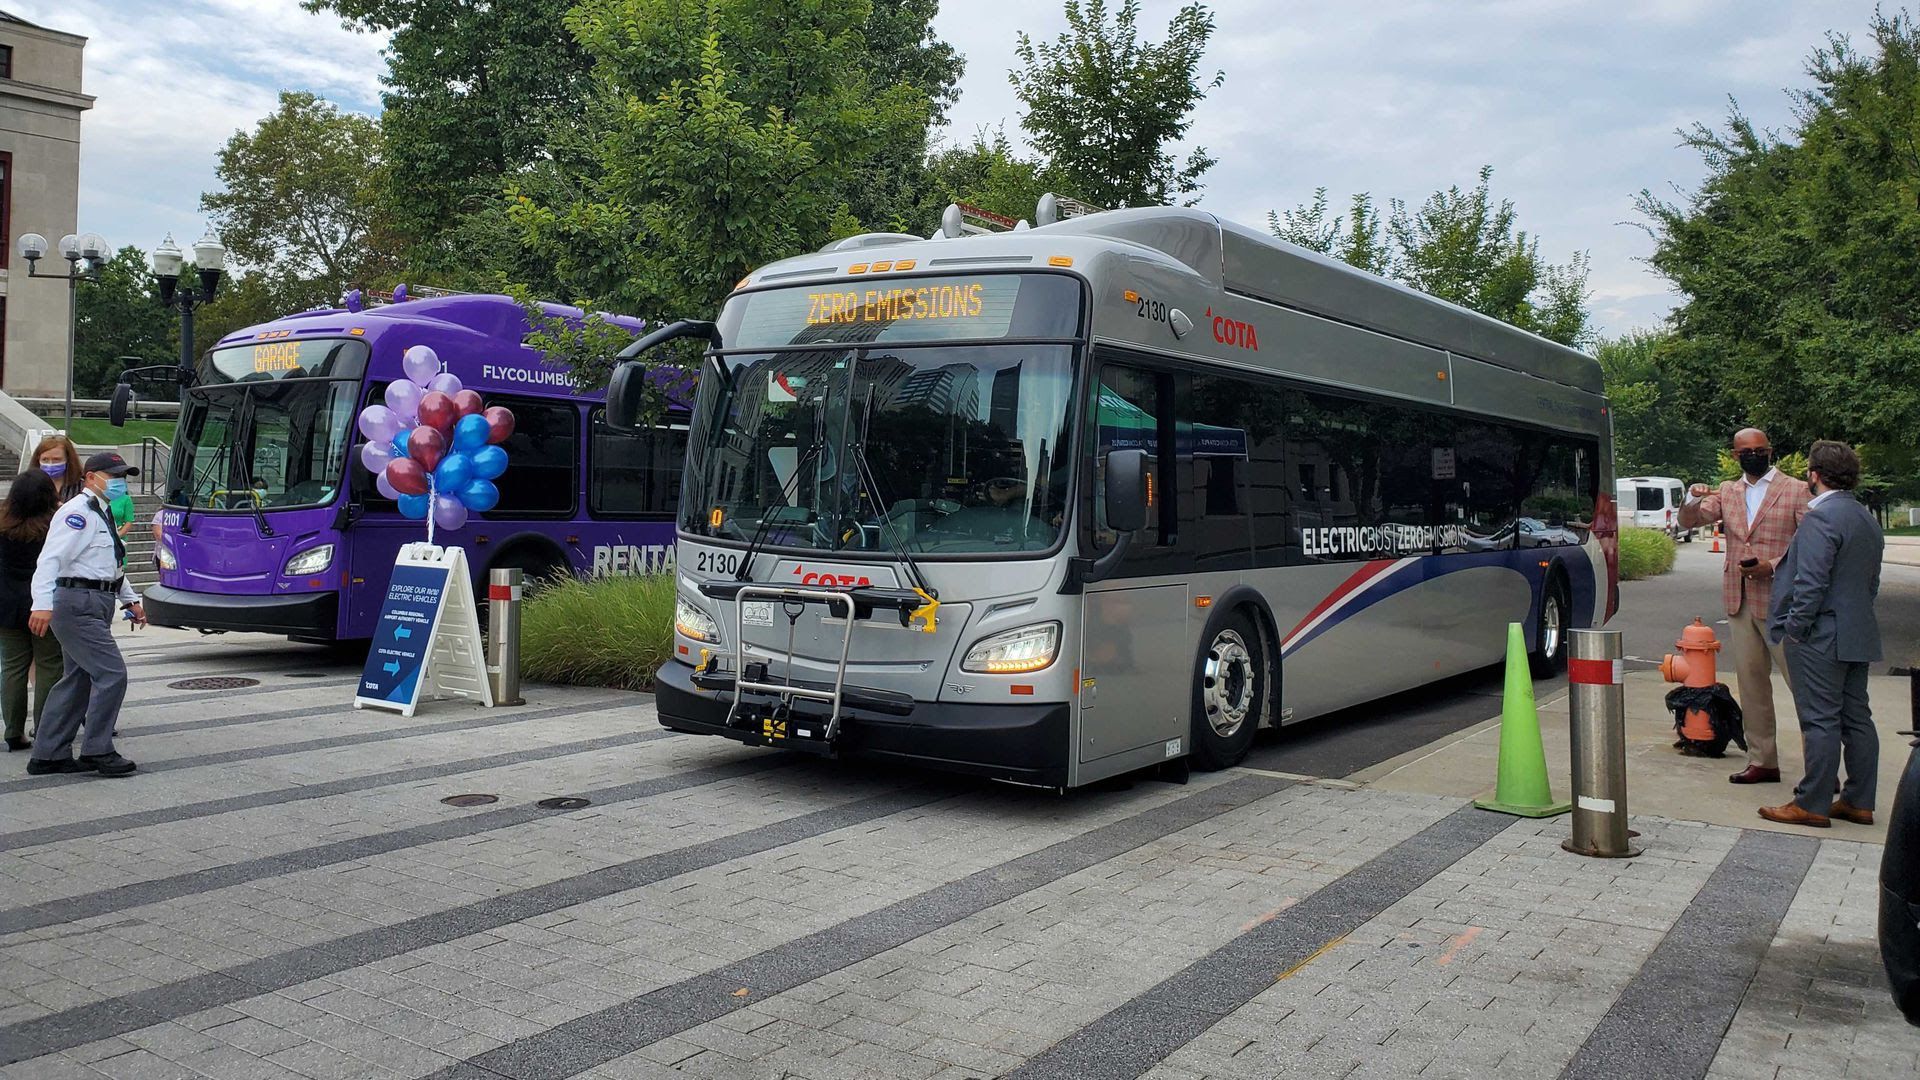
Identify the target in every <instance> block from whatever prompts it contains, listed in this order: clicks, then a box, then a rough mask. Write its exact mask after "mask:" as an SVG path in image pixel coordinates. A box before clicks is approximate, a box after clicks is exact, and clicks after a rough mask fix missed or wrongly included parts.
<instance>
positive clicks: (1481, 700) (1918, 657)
mask: <svg viewBox="0 0 1920 1080" xmlns="http://www.w3.org/2000/svg"><path fill="white" fill-rule="evenodd" d="M1724 559H1725V556H1724V555H1715V554H1713V553H1711V552H1710V551H1709V550H1708V545H1707V544H1705V543H1693V544H1682V545H1680V555H1679V558H1678V559H1677V560H1676V561H1675V563H1674V569H1673V571H1672V572H1671V573H1668V574H1663V575H1661V576H1659V577H1656V578H1650V579H1648V580H1645V581H1627V582H1622V583H1621V585H1620V612H1619V614H1617V615H1615V616H1614V618H1613V621H1612V622H1611V623H1610V624H1609V625H1610V626H1611V627H1612V628H1613V629H1616V630H1621V631H1624V632H1625V634H1626V637H1625V640H1624V642H1623V644H1624V646H1625V649H1626V654H1627V655H1628V656H1637V657H1641V658H1642V659H1644V660H1646V661H1648V662H1649V663H1658V661H1659V659H1660V657H1661V656H1662V655H1663V654H1665V653H1667V652H1670V651H1672V648H1673V642H1674V639H1675V638H1676V637H1678V636H1679V634H1680V631H1681V629H1682V628H1683V627H1685V626H1686V625H1687V624H1688V623H1690V622H1692V621H1693V620H1694V619H1695V618H1696V617H1701V618H1705V619H1706V620H1707V621H1708V623H1710V624H1713V625H1714V626H1715V632H1716V633H1718V634H1720V635H1722V636H1724V635H1725V633H1726V629H1725V627H1724V626H1723V625H1720V624H1722V623H1724V622H1725V620H1726V614H1725V612H1724V611H1723V610H1722V609H1721V606H1720V569H1721V566H1722V563H1723V561H1724ZM1879 615H1880V627H1881V632H1882V634H1883V635H1884V636H1885V638H1886V651H1887V664H1886V667H1887V668H1889V669H1891V668H1895V667H1904V666H1906V665H1909V664H1913V663H1915V662H1916V661H1920V567H1914V566H1893V565H1889V566H1887V567H1885V569H1884V570H1883V572H1882V575H1881V586H1880V605H1879ZM1564 685H1565V680H1564V679H1556V680H1553V681H1552V682H1550V683H1549V682H1541V683H1537V684H1536V685H1535V687H1534V695H1535V696H1536V697H1545V696H1546V695H1547V694H1549V693H1551V692H1553V691H1556V690H1558V689H1560V688H1561V687H1562V686H1564ZM1500 689H1501V675H1500V670H1499V669H1498V668H1497V667H1496V668H1490V669H1488V670H1486V671H1483V672H1478V673H1475V674H1472V675H1466V676H1462V677H1461V678H1458V679H1454V680H1451V681H1449V682H1445V683H1440V684H1437V685H1434V686H1429V687H1426V688H1424V689H1421V690H1417V691H1413V692H1411V693H1406V694H1401V695H1399V696H1397V697H1393V698H1388V699H1386V700H1385V701H1379V702H1374V703H1371V704H1368V705H1363V706H1361V707H1359V708H1356V709H1349V710H1346V711H1345V712H1342V713H1338V714H1336V715H1333V716H1327V717H1322V718H1320V719H1318V720H1313V721H1309V722H1307V723H1305V724H1302V725H1299V726H1297V727H1292V728H1288V729H1286V730H1284V731H1279V732H1269V733H1267V734H1265V735H1263V736H1262V738H1261V741H1260V742H1259V743H1257V744H1255V747H1254V752H1253V754H1252V755H1251V759H1250V760H1249V762H1248V764H1250V765H1254V766H1257V767H1259V768H1265V769H1277V770H1281V771H1284V772H1297V773H1304V774H1307V775H1310V776H1346V775H1349V774H1351V773H1354V772H1358V771H1359V770H1361V769H1364V768H1366V767H1367V766H1369V765H1372V764H1375V763H1376V762H1380V761H1385V760H1386V759H1388V758H1391V757H1394V756H1396V755H1398V754H1402V753H1405V752H1406V751H1408V750H1412V749H1415V748H1416V747H1420V746H1424V745H1426V744H1427V743H1429V742H1432V741H1434V740H1435V739H1438V738H1440V737H1442V736H1444V735H1448V734H1451V733H1452V732H1455V731H1459V730H1461V729H1463V728H1468V727H1472V726H1473V725H1474V724H1477V723H1479V722H1480V721H1482V720H1485V719H1487V718H1488V717H1490V716H1495V715H1498V714H1499V712H1500Z"/></svg>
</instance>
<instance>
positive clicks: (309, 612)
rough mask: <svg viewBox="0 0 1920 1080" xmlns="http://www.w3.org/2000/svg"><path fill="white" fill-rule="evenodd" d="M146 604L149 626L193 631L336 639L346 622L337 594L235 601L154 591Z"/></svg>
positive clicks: (217, 596) (218, 596)
mask: <svg viewBox="0 0 1920 1080" xmlns="http://www.w3.org/2000/svg"><path fill="white" fill-rule="evenodd" d="M141 599H142V601H143V604H144V606H145V608H146V611H147V621H148V622H151V623H152V624H154V625H155V626H174V627H184V628H186V629H190V630H235V631H240V632H242V633H254V634H286V635H287V636H289V637H302V638H318V639H331V638H332V637H333V636H334V632H335V630H336V629H337V627H338V625H339V618H340V610H339V609H340V599H339V594H338V593H334V592H317V593H293V594H287V595H281V596H230V595H227V594H225V593H204V592H190V591H188V590H186V589H174V588H169V587H168V586H165V585H149V586H147V588H146V592H145V595H144V596H143V597H142V598H141Z"/></svg>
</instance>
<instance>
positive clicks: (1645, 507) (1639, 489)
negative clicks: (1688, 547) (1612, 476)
mask: <svg viewBox="0 0 1920 1080" xmlns="http://www.w3.org/2000/svg"><path fill="white" fill-rule="evenodd" d="M1615 487H1616V489H1617V490H1616V492H1615V494H1616V495H1617V496H1618V498H1619V500H1620V524H1621V525H1622V526H1629V525H1630V526H1633V527H1635V528H1640V529H1659V530H1661V531H1663V532H1665V533H1666V534H1667V535H1668V536H1671V537H1673V538H1674V539H1675V540H1678V541H1680V542H1682V543H1686V542H1689V541H1691V540H1692V539H1693V530H1692V529H1682V528H1681V527H1680V507H1681V505H1682V504H1684V503H1685V502H1686V501H1687V485H1686V484H1684V483H1682V482H1681V481H1679V480H1676V479H1674V478H1673V477H1671V476H1629V477H1627V478H1625V479H1623V480H1620V481H1618V482H1617V483H1616V484H1615Z"/></svg>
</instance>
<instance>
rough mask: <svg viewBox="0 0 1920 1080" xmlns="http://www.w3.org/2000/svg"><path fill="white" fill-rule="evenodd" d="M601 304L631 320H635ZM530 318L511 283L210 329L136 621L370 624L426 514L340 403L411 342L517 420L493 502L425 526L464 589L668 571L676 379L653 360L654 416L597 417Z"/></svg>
mask: <svg viewBox="0 0 1920 1080" xmlns="http://www.w3.org/2000/svg"><path fill="white" fill-rule="evenodd" d="M543 307H544V308H545V310H546V312H547V314H549V315H554V316H559V317H563V318H581V317H583V316H582V313H581V312H580V311H579V310H578V309H575V308H566V307H561V306H558V305H543ZM606 318H607V319H608V321H610V322H612V323H614V324H615V325H617V326H620V327H621V328H623V329H625V330H627V331H629V332H630V333H634V334H638V333H639V332H640V330H641V329H642V327H643V326H644V325H645V324H644V323H643V322H641V321H640V320H638V319H630V318H625V317H622V316H606ZM527 334H528V327H527V322H526V317H525V313H524V311H523V310H522V308H521V307H520V305H519V304H518V303H517V302H516V301H514V300H513V299H511V298H510V297H505V296H445V297H437V298H434V299H426V300H413V301H409V302H406V303H398V304H393V305H390V306H386V307H375V308H369V309H366V310H364V311H348V310H344V309H329V310H320V311H307V312H302V313H300V314H298V315H292V316H288V317H287V318H284V319H280V320H277V321H275V322H271V323H266V324H263V325H260V326H255V327H249V328H247V329H246V330H243V331H240V332H237V333H234V334H230V335H228V336H227V337H226V338H224V339H223V340H221V341H220V342H219V343H217V344H216V345H215V346H214V347H213V348H212V349H210V350H208V352H207V354H206V355H205V356H204V357H202V359H201V362H200V365H199V370H198V375H199V381H198V384H197V385H196V386H195V387H194V388H193V389H192V390H191V391H190V392H189V393H188V395H187V401H186V404H185V405H184V406H183V408H182V410H181V414H180V422H179V426H178V428H177V429H176V431H175V442H174V452H173V458H172V462H171V468H170V469H169V472H168V476H167V478H166V480H165V483H164V486H163V492H164V502H165V508H164V509H163V510H162V512H161V516H160V525H161V540H160V547H159V549H158V551H157V552H156V560H157V561H158V563H159V583H158V584H157V585H155V586H153V587H151V588H149V589H148V591H147V595H146V599H147V611H148V615H149V617H150V618H152V619H153V621H154V622H156V623H158V624H160V625H163V626H183V627H194V628H197V629H202V630H236V631H260V632H266V633H275V634H286V635H288V636H291V637H295V638H299V639H303V640H315V641H333V640H354V639H364V638H366V637H368V636H369V635H370V634H371V633H372V632H373V628H374V625H375V623H376V621H377V620H378V617H379V607H380V599H381V596H382V595H383V593H384V590H385V587H386V583H387V577H388V572H389V571H390V569H391V568H392V566H393V561H394V557H395V555H396V554H397V553H398V551H399V548H400V546H401V545H403V544H407V543H411V542H414V541H418V540H424V539H425V538H426V525H425V523H424V522H421V521H413V520H410V519H407V518H405V517H402V516H401V515H400V514H399V513H398V510H397V508H396V507H395V506H394V504H393V503H392V502H391V501H389V500H387V499H385V498H384V497H382V496H381V495H380V493H379V492H378V491H377V490H375V488H374V484H373V478H372V476H371V474H369V473H368V472H367V470H366V469H365V468H364V467H362V466H361V464H360V461H359V458H360V445H361V442H362V439H361V436H360V434H359V432H358V431H357V430H355V425H354V419H355V417H357V416H358V415H359V412H360V410H361V409H362V408H363V407H365V406H366V405H367V404H369V403H371V402H378V401H380V400H381V398H382V395H383V393H384V391H385V388H386V386H387V384H389V383H391V382H393V381H395V380H397V379H402V378H404V377H405V376H404V375H403V374H402V372H401V359H400V358H401V354H402V353H404V352H405V351H406V350H407V349H408V348H409V347H411V346H414V345H426V346H430V347H431V348H432V349H433V350H434V351H435V352H436V353H438V354H439V356H440V359H441V362H442V365H443V367H444V369H445V370H446V371H448V372H451V373H452V374H454V375H456V376H458V377H459V378H460V380H461V382H462V383H463V384H464V385H465V386H466V387H467V388H469V389H472V390H475V391H478V392H479V393H480V395H481V397H482V398H483V399H484V400H485V402H486V404H487V405H504V406H506V407H507V408H509V409H511V410H512V411H513V413H514V416H515V420H516V423H515V430H514V433H513V435H512V436H511V437H509V438H508V439H507V441H506V442H505V443H503V444H502V447H503V449H505V450H506V452H507V461H508V465H507V471H506V473H505V474H503V475H502V476H500V477H499V478H498V480H497V481H496V485H497V486H498V487H499V489H500V504H499V505H498V506H497V507H495V508H494V509H493V510H491V511H489V512H487V513H484V514H480V513H476V514H473V515H471V517H470V518H469V519H468V521H467V524H466V525H465V526H464V527H462V528H460V529H458V530H452V531H448V530H444V529H442V530H438V531H436V534H435V541H436V542H438V543H442V544H454V545H460V546H462V547H464V548H466V550H467V560H468V563H469V564H470V565H471V566H472V567H473V569H474V573H475V576H476V579H477V583H478V584H479V585H481V586H482V587H484V583H485V580H486V573H487V571H488V570H490V569H494V568H500V567H518V568H520V569H521V570H522V571H524V572H525V573H526V575H527V576H528V577H529V578H536V577H550V576H555V575H559V574H564V573H575V574H637V573H659V572H666V571H669V570H671V568H672V560H673V518H674V508H675V503H676V502H677V500H678V496H679V491H680V466H681V461H682V458H683V457H684V454H685V449H686V427H687V425H686V421H685V416H686V407H687V404H688V402H689V401H690V399H691V391H692V377H691V375H683V374H681V373H678V372H663V373H662V375H661V376H660V378H659V379H658V380H657V383H656V384H657V385H658V386H659V387H660V389H661V390H662V391H663V396H664V399H665V401H666V404H667V408H666V410H665V412H664V415H663V416H662V417H661V418H660V420H659V422H658V423H657V424H656V425H655V426H654V427H653V428H652V429H650V430H648V431H645V432H642V433H640V434H639V435H638V436H629V435H621V434H619V433H616V432H614V431H613V430H612V429H610V428H608V427H607V426H606V425H605V423H604V420H603V416H602V405H601V401H602V395H601V393H600V392H598V391H591V392H586V393H580V392H576V391H575V390H574V389H573V387H572V386H571V384H570V383H569V382H568V381H567V375H566V372H565V371H564V370H563V369H559V368H555V367H553V366H550V365H548V364H546V363H545V362H544V361H543V359H542V357H541V354H540V353H539V352H538V351H537V350H535V349H533V348H531V347H528V346H527V345H525V344H524V340H525V338H526V337H527ZM481 595H484V593H482V594H481Z"/></svg>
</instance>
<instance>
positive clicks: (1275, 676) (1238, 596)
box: [1214, 585, 1280, 728]
mask: <svg viewBox="0 0 1920 1080" xmlns="http://www.w3.org/2000/svg"><path fill="white" fill-rule="evenodd" d="M1214 605H1215V606H1216V607H1225V608H1228V609H1230V610H1232V611H1236V612H1240V613H1243V614H1245V615H1246V616H1247V618H1249V619H1251V620H1253V625H1254V627H1255V629H1257V630H1258V631H1259V632H1260V654H1261V659H1262V666H1264V667H1265V668H1266V672H1267V701H1266V703H1265V708H1264V709H1263V710H1262V712H1263V713H1264V714H1265V718H1266V723H1267V726H1269V727H1276V728H1277V727H1279V726H1280V627H1279V624H1278V623H1276V622H1275V621H1274V618H1273V610H1272V609H1271V608H1269V607H1267V601H1266V599H1265V598H1264V597H1262V596H1261V595H1260V594H1259V593H1257V592H1255V591H1254V590H1252V589H1250V588H1247V587H1246V586H1244V585H1236V586H1234V587H1233V588H1231V589H1228V590H1227V591H1226V593H1225V594H1224V595H1222V596H1218V597H1215V598H1214Z"/></svg>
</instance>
